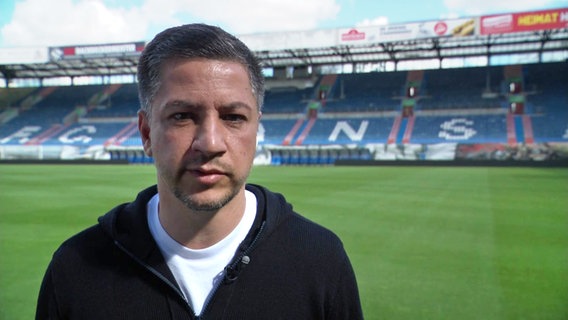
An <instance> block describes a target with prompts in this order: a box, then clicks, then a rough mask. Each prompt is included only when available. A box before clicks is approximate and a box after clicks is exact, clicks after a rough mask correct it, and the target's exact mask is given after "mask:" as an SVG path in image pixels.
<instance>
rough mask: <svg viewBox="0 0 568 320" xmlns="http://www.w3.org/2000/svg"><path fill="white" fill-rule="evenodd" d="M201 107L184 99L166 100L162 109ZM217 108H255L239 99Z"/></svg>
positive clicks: (251, 109) (224, 109)
mask: <svg viewBox="0 0 568 320" xmlns="http://www.w3.org/2000/svg"><path fill="white" fill-rule="evenodd" d="M201 107H202V105H201V104H199V103H193V102H191V101H185V100H173V101H168V102H166V104H165V105H164V109H169V108H184V109H200V108H201ZM218 109H219V110H223V111H228V110H238V109H247V110H250V111H254V110H256V108H254V107H253V106H250V105H249V104H247V103H245V102H241V101H234V102H230V103H228V104H224V105H221V106H219V107H218Z"/></svg>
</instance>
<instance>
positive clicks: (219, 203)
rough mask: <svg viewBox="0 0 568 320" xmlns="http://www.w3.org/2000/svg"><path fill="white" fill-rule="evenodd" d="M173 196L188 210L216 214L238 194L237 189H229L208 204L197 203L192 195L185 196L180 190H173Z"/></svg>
mask: <svg viewBox="0 0 568 320" xmlns="http://www.w3.org/2000/svg"><path fill="white" fill-rule="evenodd" d="M172 191H173V194H174V196H175V197H176V198H177V199H178V200H179V201H181V202H182V203H183V205H184V206H186V207H187V208H188V209H190V210H192V211H196V212H203V213H211V212H216V211H218V210H220V209H221V208H223V207H224V206H225V205H227V204H228V203H229V202H231V200H233V199H234V198H235V197H236V196H237V194H238V193H239V189H238V188H233V189H231V192H229V193H226V194H225V195H223V197H222V198H220V199H218V200H214V201H209V202H199V201H197V200H196V199H195V198H194V197H193V196H192V195H190V194H187V193H185V192H183V191H182V190H180V188H177V187H176V188H174V189H173V190H172Z"/></svg>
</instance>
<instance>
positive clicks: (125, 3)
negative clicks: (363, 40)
mask: <svg viewBox="0 0 568 320" xmlns="http://www.w3.org/2000/svg"><path fill="white" fill-rule="evenodd" d="M566 7H568V0H1V1H0V48H14V47H43V46H65V45H83V44H107V43H120V42H134V41H150V40H151V39H152V38H153V36H154V35H155V34H156V33H158V32H160V31H161V30H163V29H165V28H167V27H170V26H174V25H180V24H184V23H193V22H203V23H208V24H213V25H217V26H220V27H222V28H224V29H226V30H227V31H229V32H231V33H233V34H235V35H237V36H238V35H245V34H255V33H266V32H284V31H304V30H306V31H307V30H314V29H327V28H352V27H360V26H369V25H374V24H396V23H405V22H416V21H430V20H439V19H453V18H464V17H472V16H479V15H488V14H497V13H507V12H523V11H533V10H543V9H553V8H566Z"/></svg>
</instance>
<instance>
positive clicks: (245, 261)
mask: <svg viewBox="0 0 568 320" xmlns="http://www.w3.org/2000/svg"><path fill="white" fill-rule="evenodd" d="M265 225H266V221H263V222H262V224H261V225H260V228H259V229H258V233H257V235H256V237H255V238H254V239H253V240H252V242H251V244H250V246H248V247H247V248H246V250H245V251H243V253H241V254H240V255H239V256H238V258H237V259H235V260H234V261H233V262H232V263H230V264H229V265H227V266H226V267H225V269H224V272H225V275H224V278H223V279H222V280H220V281H218V282H217V283H216V284H215V286H214V287H213V289H211V292H210V293H209V295H208V296H207V299H206V300H205V303H204V304H203V308H202V309H201V314H200V315H196V314H195V311H193V309H192V308H191V305H190V304H189V301H187V299H186V298H185V296H184V295H183V293H182V292H181V291H180V290H179V289H178V287H177V286H176V285H175V284H173V283H172V282H171V281H170V280H168V279H167V278H166V277H164V275H162V274H161V273H159V272H158V271H157V270H156V269H154V268H152V267H151V266H149V265H148V264H147V263H145V262H144V261H142V260H141V259H140V258H138V257H137V256H135V255H134V254H133V253H132V252H130V251H129V250H128V249H126V248H125V247H124V246H123V245H122V244H120V242H118V240H114V244H115V245H116V246H117V247H118V248H119V249H120V250H121V251H122V252H124V253H126V254H127V255H128V256H129V257H130V258H132V259H133V260H134V261H136V262H137V263H138V264H140V265H141V266H142V267H144V269H146V270H148V271H150V272H151V273H152V274H153V275H155V276H156V277H158V278H159V279H160V280H162V281H163V282H164V283H165V284H167V285H168V287H170V288H171V289H172V290H174V291H175V292H176V294H177V295H178V296H179V297H180V298H181V299H182V300H183V301H185V305H186V306H187V309H188V311H189V312H190V313H191V314H192V315H193V318H194V319H195V320H199V319H203V318H202V317H203V315H204V314H205V313H206V312H207V309H208V307H209V303H210V301H211V299H212V298H213V296H215V293H216V292H217V290H218V289H219V288H220V287H221V284H222V283H223V282H224V281H225V279H226V278H227V274H228V271H229V270H236V268H237V266H238V264H239V263H243V264H245V265H246V264H248V263H249V262H250V259H246V258H245V257H248V254H249V253H250V252H252V250H254V248H255V247H256V244H257V243H258V241H259V240H260V239H261V237H262V234H263V231H264V227H265ZM236 278H237V277H234V278H231V279H229V280H230V281H234V280H236Z"/></svg>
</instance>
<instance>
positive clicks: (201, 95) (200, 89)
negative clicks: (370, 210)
mask: <svg viewBox="0 0 568 320" xmlns="http://www.w3.org/2000/svg"><path fill="white" fill-rule="evenodd" d="M164 99H166V100H169V99H178V100H184V99H207V100H211V99H217V100H220V99H221V100H222V99H231V100H237V101H241V102H244V103H247V104H250V105H251V106H256V96H255V95H254V92H253V89H252V86H251V83H250V78H249V74H248V71H247V68H246V67H245V66H243V65H242V64H241V63H238V62H235V61H226V60H211V59H179V58H177V59H171V60H168V61H166V62H165V63H164V64H163V65H162V66H161V69H160V86H159V88H158V90H157V92H156V95H155V101H154V103H155V104H158V105H161V104H163V103H167V102H166V101H163V100H164Z"/></svg>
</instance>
